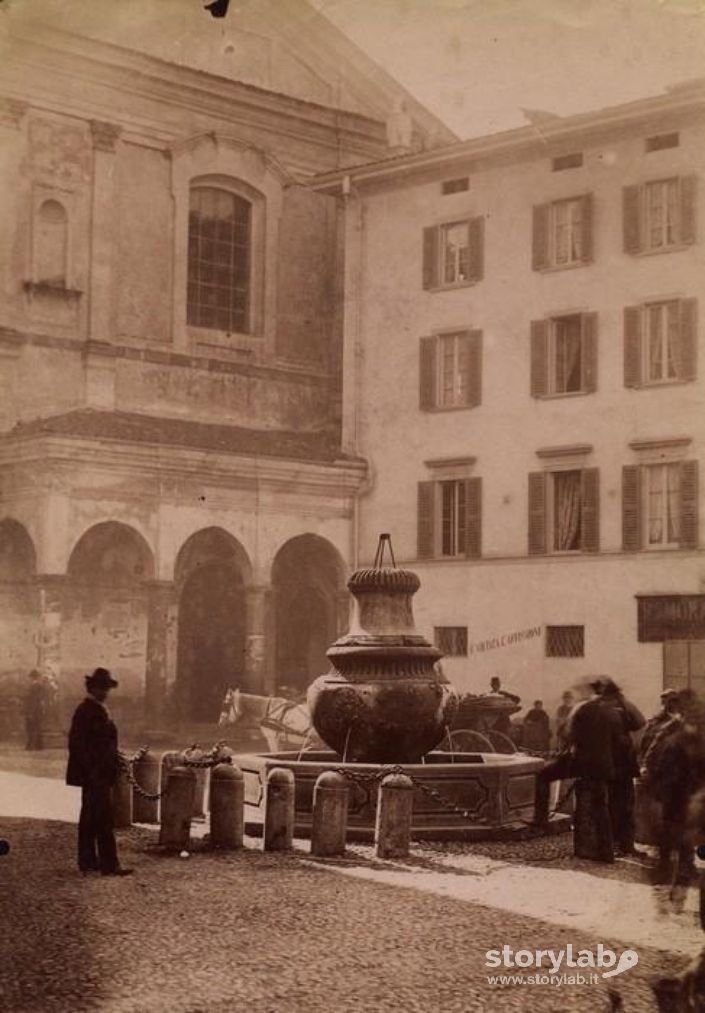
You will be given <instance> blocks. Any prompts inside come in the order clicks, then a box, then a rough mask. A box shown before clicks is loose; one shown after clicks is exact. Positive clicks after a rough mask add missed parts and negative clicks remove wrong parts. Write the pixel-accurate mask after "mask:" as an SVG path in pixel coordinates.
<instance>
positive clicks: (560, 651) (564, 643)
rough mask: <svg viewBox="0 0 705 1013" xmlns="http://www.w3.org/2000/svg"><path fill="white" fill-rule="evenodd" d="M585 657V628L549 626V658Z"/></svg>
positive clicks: (547, 653) (547, 641)
mask: <svg viewBox="0 0 705 1013" xmlns="http://www.w3.org/2000/svg"><path fill="white" fill-rule="evenodd" d="M584 656H585V627H584V626H547V627H546V657H547V658H582V657H584Z"/></svg>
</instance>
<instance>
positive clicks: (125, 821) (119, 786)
mask: <svg viewBox="0 0 705 1013" xmlns="http://www.w3.org/2000/svg"><path fill="white" fill-rule="evenodd" d="M112 795H113V826H114V827H115V829H116V830H123V829H125V828H126V827H131V826H132V785H131V784H130V782H129V781H128V780H127V771H125V770H123V769H122V767H121V768H120V773H119V774H118V777H117V781H116V782H115V784H114V785H113V792H112Z"/></svg>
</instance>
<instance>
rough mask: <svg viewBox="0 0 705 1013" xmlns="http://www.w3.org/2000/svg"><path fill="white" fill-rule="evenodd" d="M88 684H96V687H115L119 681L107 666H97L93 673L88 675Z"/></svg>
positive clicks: (89, 685) (90, 685)
mask: <svg viewBox="0 0 705 1013" xmlns="http://www.w3.org/2000/svg"><path fill="white" fill-rule="evenodd" d="M86 686H88V687H89V688H90V687H92V686H94V687H95V688H96V689H114V688H115V687H116V686H117V682H116V680H115V679H113V677H112V675H111V674H110V672H109V671H108V669H107V668H96V669H95V671H94V672H93V673H92V674H91V675H87V676H86Z"/></svg>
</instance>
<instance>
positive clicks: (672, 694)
mask: <svg viewBox="0 0 705 1013" xmlns="http://www.w3.org/2000/svg"><path fill="white" fill-rule="evenodd" d="M679 696H680V693H679V692H678V690H677V689H664V691H663V693H662V694H661V699H662V700H663V701H664V702H665V701H666V700H675V699H676V698H677V697H679Z"/></svg>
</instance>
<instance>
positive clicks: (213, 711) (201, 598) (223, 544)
mask: <svg viewBox="0 0 705 1013" xmlns="http://www.w3.org/2000/svg"><path fill="white" fill-rule="evenodd" d="M251 579H252V567H251V565H250V561H249V558H248V556H247V553H246V552H245V550H244V548H243V547H242V545H241V544H240V543H239V542H238V541H237V539H235V538H234V537H233V536H232V535H230V534H229V533H228V532H226V531H224V530H223V529H222V528H218V527H211V528H204V529H202V530H201V531H197V532H196V533H195V534H193V535H191V537H190V538H189V539H188V540H187V541H186V542H185V543H184V545H183V546H182V547H181V549H180V551H179V554H178V556H177V559H176V564H175V570H174V583H175V587H176V594H177V600H178V632H177V647H176V685H175V703H176V708H177V712H178V715H179V717H180V718H181V719H182V720H187V721H192V722H197V723H208V724H214V723H215V722H216V721H217V720H218V716H219V714H220V708H221V705H222V702H223V697H224V695H225V691H226V689H228V688H229V687H231V686H233V687H235V686H239V687H243V685H244V678H245V656H246V624H247V607H246V587H247V585H248V584H249V583H250V582H251Z"/></svg>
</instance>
